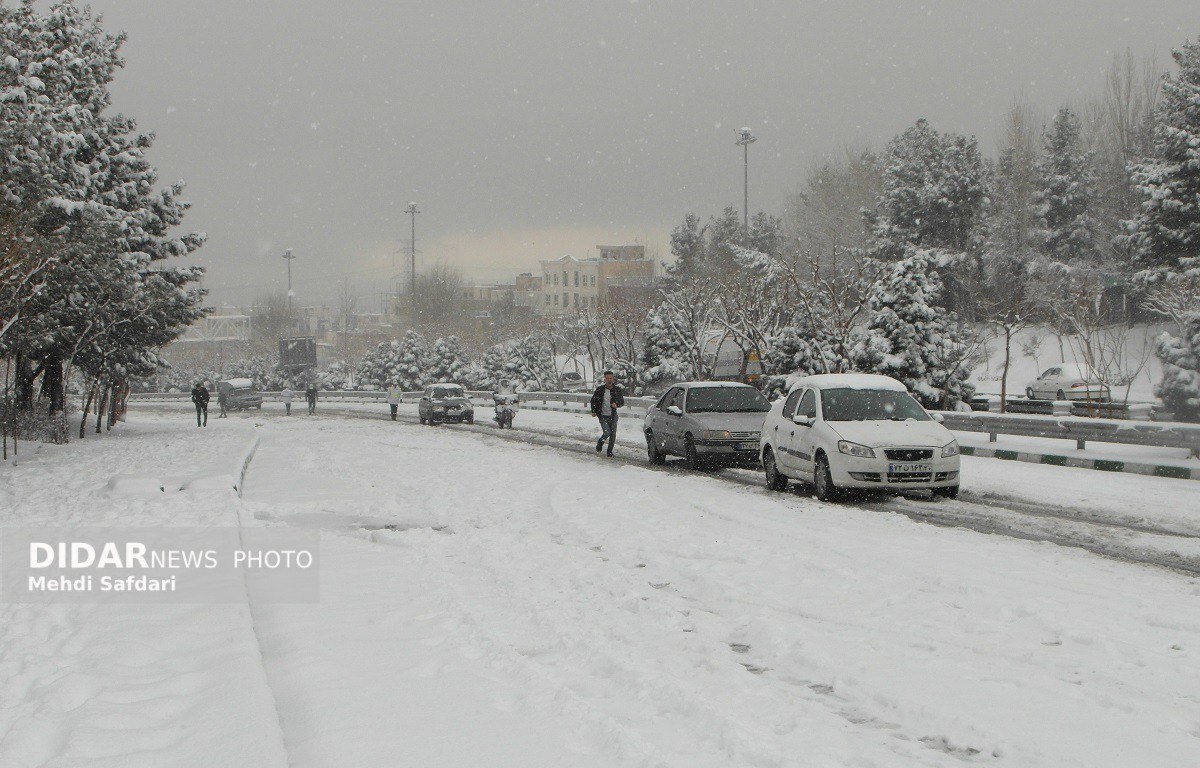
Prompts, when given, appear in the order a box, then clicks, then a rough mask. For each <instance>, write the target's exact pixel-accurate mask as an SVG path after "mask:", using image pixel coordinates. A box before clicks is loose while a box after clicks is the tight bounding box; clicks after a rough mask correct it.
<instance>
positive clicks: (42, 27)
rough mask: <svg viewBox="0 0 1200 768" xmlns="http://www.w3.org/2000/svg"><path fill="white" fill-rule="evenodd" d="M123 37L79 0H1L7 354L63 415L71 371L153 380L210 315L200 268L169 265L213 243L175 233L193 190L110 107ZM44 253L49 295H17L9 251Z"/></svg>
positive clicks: (1, 240)
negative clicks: (168, 355) (170, 180)
mask: <svg viewBox="0 0 1200 768" xmlns="http://www.w3.org/2000/svg"><path fill="white" fill-rule="evenodd" d="M123 42H124V36H122V35H115V36H114V35H108V34H106V33H105V32H104V31H103V30H102V29H101V27H100V25H99V22H98V19H97V18H95V17H94V16H93V15H92V13H91V11H90V10H88V9H86V8H80V7H78V6H76V5H75V4H74V3H72V2H58V3H55V4H53V5H51V6H50V7H49V8H48V9H47V11H46V12H45V13H44V14H39V13H37V11H36V9H35V8H34V4H33V3H32V2H23V3H21V4H20V5H18V6H16V7H9V6H0V51H2V52H3V54H4V55H3V60H2V62H0V253H4V254H6V256H5V258H4V261H5V265H4V266H0V330H2V331H3V332H2V333H0V357H6V358H12V357H15V359H16V361H17V366H16V368H17V371H18V382H17V386H18V389H19V390H21V391H22V392H26V393H27V392H30V391H31V390H32V382H33V378H35V377H36V376H37V375H38V374H39V373H40V374H41V375H42V376H43V389H44V390H46V391H48V392H49V394H50V401H51V409H52V410H60V409H61V408H62V407H63V390H62V382H63V380H64V378H65V375H64V368H65V369H70V367H71V366H74V367H76V368H77V369H78V370H81V371H82V372H83V373H84V374H85V376H86V377H88V378H89V379H92V380H98V379H105V380H106V382H108V383H106V384H105V385H104V386H109V384H110V383H111V382H112V381H113V380H115V379H118V378H124V377H126V376H133V375H147V374H148V373H150V372H151V371H152V370H153V369H154V368H155V367H157V366H160V365H162V364H163V361H162V360H161V358H160V357H159V354H158V351H157V350H158V347H160V346H161V345H162V344H165V343H166V342H168V341H170V340H171V339H173V338H175V337H176V336H177V335H178V334H179V333H181V332H182V330H183V329H184V328H185V327H186V326H187V325H188V324H189V323H191V322H193V321H194V320H196V319H198V318H199V317H200V316H201V315H202V314H203V310H201V309H200V301H201V299H202V296H203V292H202V291H201V290H199V289H198V288H197V287H196V285H195V283H196V282H197V280H198V278H199V276H200V274H201V270H200V269H198V268H196V267H188V266H184V267H181V266H176V265H170V264H164V263H162V261H163V260H165V259H167V258H169V257H172V256H182V255H186V254H188V253H191V252H192V251H193V250H195V249H196V248H198V247H199V246H200V245H201V244H202V243H203V239H204V238H203V236H202V235H197V234H187V235H183V236H181V237H175V236H172V235H171V234H170V233H171V230H172V228H174V227H175V226H176V225H178V224H180V223H181V222H182V220H183V216H184V213H185V212H186V210H187V208H188V205H187V204H186V203H184V202H182V201H180V200H179V199H178V195H179V193H180V191H181V186H180V185H173V186H170V187H167V188H166V189H158V188H157V183H158V180H157V174H156V172H155V170H154V168H153V166H151V165H150V163H149V161H148V160H147V159H146V152H147V151H148V150H149V148H150V146H151V144H152V140H153V137H152V136H151V135H148V134H141V133H138V132H137V126H136V124H135V123H134V121H133V120H131V119H129V118H127V117H125V116H123V115H120V114H113V115H109V114H107V113H106V112H107V109H108V107H109V105H110V102H111V97H110V94H109V90H108V88H109V84H110V83H111V81H112V79H113V76H114V73H115V72H116V70H117V69H118V68H119V67H120V66H121V65H122V61H121V59H120V55H119V50H120V47H121V45H122V43H123ZM34 251H36V253H35V252H34ZM45 252H52V253H53V254H54V258H53V259H52V260H51V262H50V263H48V264H46V265H45V268H44V270H43V271H42V272H40V273H39V279H40V280H41V284H40V285H39V287H38V290H37V291H35V292H34V293H32V294H31V293H28V292H25V293H22V292H21V291H19V290H18V291H16V292H14V291H12V290H11V288H12V287H13V286H12V284H11V282H12V281H11V279H10V278H11V274H12V270H10V269H8V264H9V259H13V261H15V262H16V263H17V264H18V265H21V264H27V263H28V262H29V260H30V259H31V258H34V257H36V255H37V253H45ZM25 272H27V270H24V268H22V269H18V270H17V274H18V276H20V275H21V274H24V273H25ZM35 363H36V365H35ZM29 404H30V401H29V400H28V399H26V400H24V401H23V403H22V405H24V406H25V407H28V405H29Z"/></svg>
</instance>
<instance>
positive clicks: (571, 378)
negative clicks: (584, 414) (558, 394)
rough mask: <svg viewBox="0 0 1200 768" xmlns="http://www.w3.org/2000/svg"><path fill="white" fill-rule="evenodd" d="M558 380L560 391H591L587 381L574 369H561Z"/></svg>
mask: <svg viewBox="0 0 1200 768" xmlns="http://www.w3.org/2000/svg"><path fill="white" fill-rule="evenodd" d="M558 382H559V386H560V387H562V390H561V391H563V392H591V391H592V390H591V389H590V388H588V385H587V382H586V381H584V380H583V376H582V375H581V374H578V373H576V372H575V371H563V373H562V374H561V375H560V376H559V377H558Z"/></svg>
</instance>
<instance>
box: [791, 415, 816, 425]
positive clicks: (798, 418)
mask: <svg viewBox="0 0 1200 768" xmlns="http://www.w3.org/2000/svg"><path fill="white" fill-rule="evenodd" d="M814 421H815V419H814V418H813V417H812V416H805V415H804V414H803V413H797V414H796V415H795V416H793V417H792V422H793V423H795V424H799V425H800V426H802V427H811V426H812V425H813V422H814Z"/></svg>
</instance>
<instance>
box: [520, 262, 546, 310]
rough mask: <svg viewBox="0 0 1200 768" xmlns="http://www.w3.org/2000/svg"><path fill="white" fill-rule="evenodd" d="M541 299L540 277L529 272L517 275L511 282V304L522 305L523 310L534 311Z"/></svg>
mask: <svg viewBox="0 0 1200 768" xmlns="http://www.w3.org/2000/svg"><path fill="white" fill-rule="evenodd" d="M541 299H542V278H541V277H540V276H534V275H532V274H530V273H529V272H522V273H521V274H519V275H517V279H516V281H515V282H514V283H513V306H514V307H524V308H525V309H524V311H525V312H530V311H536V310H537V306H538V302H539V301H541Z"/></svg>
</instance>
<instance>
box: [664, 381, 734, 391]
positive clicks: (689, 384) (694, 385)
mask: <svg viewBox="0 0 1200 768" xmlns="http://www.w3.org/2000/svg"><path fill="white" fill-rule="evenodd" d="M678 386H681V387H686V388H687V389H702V388H705V387H749V386H750V385H749V384H743V383H741V382H740V381H683V382H680V383H679V384H678Z"/></svg>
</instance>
